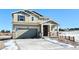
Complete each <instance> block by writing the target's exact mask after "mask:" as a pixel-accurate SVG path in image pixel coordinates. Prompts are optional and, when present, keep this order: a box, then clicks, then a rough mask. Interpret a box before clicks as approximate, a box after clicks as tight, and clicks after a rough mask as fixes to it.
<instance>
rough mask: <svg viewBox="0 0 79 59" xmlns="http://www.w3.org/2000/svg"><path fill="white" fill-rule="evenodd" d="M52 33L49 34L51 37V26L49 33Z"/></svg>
mask: <svg viewBox="0 0 79 59" xmlns="http://www.w3.org/2000/svg"><path fill="white" fill-rule="evenodd" d="M49 32H50V33H49V36H51V24H50V31H49Z"/></svg>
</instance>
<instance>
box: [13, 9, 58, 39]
mask: <svg viewBox="0 0 79 59" xmlns="http://www.w3.org/2000/svg"><path fill="white" fill-rule="evenodd" d="M12 19H13V21H12V23H13V38H19V39H22V38H38V37H44V36H49V37H57V36H58V23H56V22H55V21H53V20H52V19H50V18H47V17H45V16H43V15H41V14H39V13H37V12H35V11H32V10H21V11H17V12H14V13H12Z"/></svg>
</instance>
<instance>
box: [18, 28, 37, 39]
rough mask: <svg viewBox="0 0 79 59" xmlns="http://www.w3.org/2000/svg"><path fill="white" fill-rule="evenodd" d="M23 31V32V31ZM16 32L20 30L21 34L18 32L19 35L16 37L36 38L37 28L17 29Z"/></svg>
mask: <svg viewBox="0 0 79 59" xmlns="http://www.w3.org/2000/svg"><path fill="white" fill-rule="evenodd" d="M23 31H24V32H23ZM17 32H18V33H19V32H21V35H20V33H19V36H18V37H17V38H18V39H25V38H36V37H37V34H38V30H37V29H33V28H30V29H19V30H18V31H17Z"/></svg>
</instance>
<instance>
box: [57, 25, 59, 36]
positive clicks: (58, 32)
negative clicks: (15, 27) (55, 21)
mask: <svg viewBox="0 0 79 59" xmlns="http://www.w3.org/2000/svg"><path fill="white" fill-rule="evenodd" d="M57 36H59V28H58V25H57Z"/></svg>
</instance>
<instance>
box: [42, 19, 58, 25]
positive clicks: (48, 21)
mask: <svg viewBox="0 0 79 59" xmlns="http://www.w3.org/2000/svg"><path fill="white" fill-rule="evenodd" d="M45 23H50V24H55V25H59V24H58V23H57V22H55V21H53V20H47V21H44V22H43V23H42V24H45Z"/></svg>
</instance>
